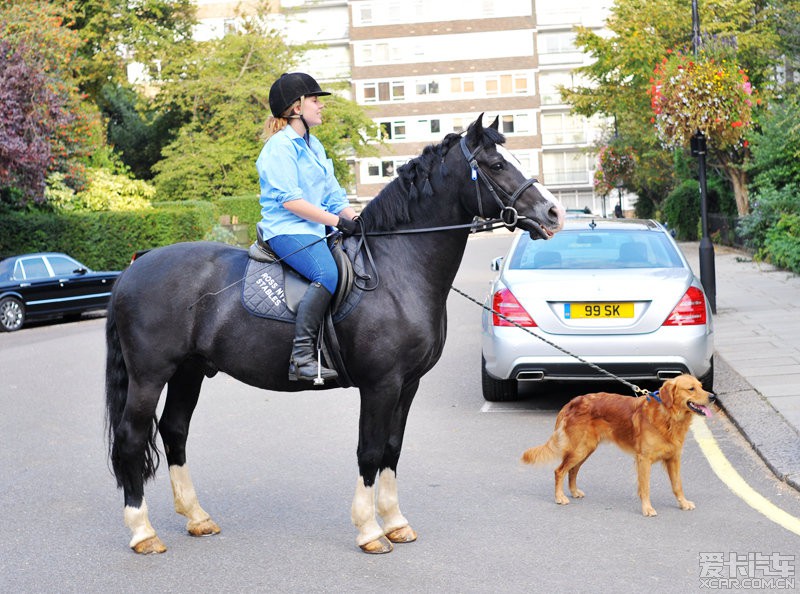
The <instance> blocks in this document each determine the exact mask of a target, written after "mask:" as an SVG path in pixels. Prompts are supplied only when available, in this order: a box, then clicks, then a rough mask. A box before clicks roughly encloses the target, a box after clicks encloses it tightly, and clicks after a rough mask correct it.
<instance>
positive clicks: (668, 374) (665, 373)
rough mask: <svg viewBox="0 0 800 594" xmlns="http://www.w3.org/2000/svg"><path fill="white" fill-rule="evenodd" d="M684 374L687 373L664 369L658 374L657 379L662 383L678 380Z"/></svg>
mask: <svg viewBox="0 0 800 594" xmlns="http://www.w3.org/2000/svg"><path fill="white" fill-rule="evenodd" d="M683 373H685V372H683V371H681V370H680V369H677V370H676V369H662V370H660V371H658V372H657V373H656V377H657V378H658V379H660V380H662V381H665V380H668V379H673V378H676V377H678V376H679V375H682V374H683Z"/></svg>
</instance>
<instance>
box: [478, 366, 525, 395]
mask: <svg viewBox="0 0 800 594" xmlns="http://www.w3.org/2000/svg"><path fill="white" fill-rule="evenodd" d="M481 386H482V388H483V398H484V399H485V400H488V401H489V402H509V401H511V400H517V398H518V395H517V380H513V379H512V380H499V379H495V378H493V377H492V376H491V375H489V373H488V372H487V371H486V359H484V358H483V357H481Z"/></svg>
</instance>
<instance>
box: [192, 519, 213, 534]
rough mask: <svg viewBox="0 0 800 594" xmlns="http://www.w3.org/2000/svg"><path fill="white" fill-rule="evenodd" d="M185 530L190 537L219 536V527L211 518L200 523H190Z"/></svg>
mask: <svg viewBox="0 0 800 594" xmlns="http://www.w3.org/2000/svg"><path fill="white" fill-rule="evenodd" d="M186 529H187V530H188V531H189V534H191V535H192V536H211V535H212V534H219V533H220V530H219V526H217V523H216V522H214V520H212V519H211V518H207V519H205V520H201V521H200V522H190V523H189V524H188V525H187V526H186Z"/></svg>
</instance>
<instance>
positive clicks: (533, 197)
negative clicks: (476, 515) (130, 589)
mask: <svg viewBox="0 0 800 594" xmlns="http://www.w3.org/2000/svg"><path fill="white" fill-rule="evenodd" d="M503 140H504V138H503V136H502V134H500V133H499V132H498V131H497V120H495V121H494V123H493V124H492V125H491V126H490V127H488V128H485V127H484V126H483V122H482V118H478V120H476V121H475V122H474V123H473V124H472V125H471V126H470V127H469V129H468V131H467V133H466V135H464V136H461V135H458V134H448V135H447V136H446V137H445V138H444V140H443V141H442V142H441V143H440V144H438V145H435V146H429V147H427V148H426V149H425V150H424V151H423V153H422V155H420V156H419V157H417V158H415V159H412V160H411V161H409V162H408V163H406V164H405V165H403V166H402V167H400V168H399V169H398V176H397V178H396V179H394V180H393V181H392V182H391V183H389V184H388V185H387V186H386V187H385V188H384V189H383V190H382V191H381V192H380V194H378V196H377V197H376V198H375V199H374V200H373V201H372V202H370V204H369V205H368V206H367V207H366V208H365V209H364V211H363V212H362V213H361V221H362V225H363V227H364V230H365V232H366V233H367V236H366V238H364V237H358V238H356V237H350V238H347V239H346V240H345V248H346V249H347V250H348V251H350V252H351V253H352V252H355V251H356V248H357V246H358V245H363V242H364V241H365V239H366V241H367V243H368V245H369V248H370V251H371V255H372V262H373V263H374V264H373V272H375V278H377V277H378V275H379V277H380V284H379V285H378V286H377V287H374V290H371V291H369V292H364V294H363V296H362V297H361V300H360V302H359V303H358V306H357V307H356V308H355V310H353V311H352V312H351V313H350V314H349V315H347V316H346V317H345V318H344V319H342V320H340V321H338V322H337V325H336V334H337V337H338V341H339V345H340V353H341V358H342V360H343V362H344V365H345V368H346V370H347V372H348V376H349V377H350V379H351V380H352V382H353V384H354V385H356V386H357V387H358V389H359V392H360V396H361V414H360V417H359V430H358V449H357V457H358V479H357V482H356V490H355V495H354V497H353V503H352V507H351V517H352V520H353V523H354V524H355V526H356V529H357V531H358V535H357V537H356V543H357V544H358V546H359V547H361V549H362V550H364V551H366V552H369V553H385V552H388V551H390V550H392V543H397V542H410V541H412V540H414V539H415V538H416V532H415V531H414V530H413V529H412V528H411V526H410V524H409V522H408V520H407V519H406V517H405V516H404V515H403V514H402V513H401V511H400V506H399V499H398V484H397V464H398V460H399V459H400V451H401V448H402V445H403V434H404V431H405V426H406V419H407V417H408V412H409V409H410V407H411V403H412V400H413V399H414V395H415V394H416V392H417V389H418V387H419V382H420V379H421V378H422V376H424V375H425V374H426V373H427V372H428V371H429V370H430V369H431V368H432V367H433V366H434V365H435V364H436V362H437V361H438V360H439V357H440V356H441V354H442V349H443V348H444V341H445V336H446V332H447V311H446V303H447V297H448V295H449V293H450V287H451V284H452V282H453V279H454V278H455V275H456V273H457V271H458V267H459V265H460V263H461V258H462V256H463V254H464V249H465V248H466V245H467V238H468V236H469V234H470V230H471V229H474V228H475V227H474V225H473V224H472V223H473V220H474V218H475V216H481V217H499V216H500V217H502V220H503V221H504V222H505V223H506V224H507V225H508V226H510V227H514V226H515V227H517V228H519V229H522V230H524V231H526V232H528V233H529V234H530V235H531V237H533V238H540V239H547V238H549V237H551V236H552V235H553V233H555V232H556V231H558V230H559V229H560V228H561V225H562V224H563V220H564V209H563V208H562V207H561V205H560V204H559V203H558V201H557V200H556V199H555V198H554V197H553V195H552V194H551V193H550V192H549V191H548V190H547V189H546V188H544V186H542V185H541V184H539V183H538V182H536V181H535V180H532V179H526V177H525V175H523V174H522V173H521V172H520V171H519V169H517V168H516V167H515V166H514V165H513V164H512V163H511V162H510V161H508V160H507V159H506V158H505V157H504V156H503V149H502V148H501V147H500V145H501V144H502V142H503ZM506 154H507V153H506ZM331 216H333V215H331ZM247 264H248V256H247V252H246V251H245V250H242V249H239V248H235V247H231V246H226V245H222V244H217V243H210V242H196V243H183V244H175V245H171V246H167V247H163V248H159V249H156V250H153V251H151V252H149V253H147V254H145V255H144V256H142V257H141V258H139V259H137V260H136V262H135V263H134V264H132V265H131V266H130V267H129V268H128V269H127V270H125V271H124V272H123V273H122V275H121V276H120V278H119V279H118V280H117V281H116V283H115V284H114V289H113V293H112V296H111V300H110V302H109V306H108V311H107V314H108V317H107V322H106V336H107V345H108V355H107V364H106V412H107V421H108V435H109V444H110V457H111V462H112V466H113V469H114V474H115V476H116V479H117V484H118V486H119V487H121V488H122V489H123V493H124V498H125V511H124V517H125V523H126V525H127V526H128V527H129V528H130V530H131V540H130V546H131V547H132V548H133V549H134V550H135V551H136V552H139V553H151V552H162V551H164V550H166V548H165V547H164V544H163V543H162V542H161V540H160V539H159V538H158V536H157V535H156V532H155V530H154V529H153V527H152V525H151V524H150V520H149V515H148V513H147V504H146V502H145V498H144V483H145V481H146V480H147V479H149V478H152V477H153V475H154V473H155V471H156V467H157V465H158V460H159V458H158V451H157V449H156V432H159V433H160V434H161V438H162V441H163V443H164V452H165V455H166V459H167V463H168V464H169V475H170V480H171V483H172V489H173V494H174V498H175V509H176V511H178V513H180V514H182V515H184V516H185V517H186V518H187V519H188V522H187V529H188V531H189V532H190V534H193V535H202V534H214V533H216V532H219V527H218V526H217V524H216V523H215V522H214V521H213V520H212V519H211V517H210V516H209V514H208V513H206V512H205V511H204V510H203V508H202V507H201V506H200V503H199V501H198V498H197V494H196V492H195V489H194V485H193V484H192V480H191V478H190V474H189V467H188V465H187V462H186V439H187V436H188V433H189V423H190V421H191V417H192V413H193V412H194V408H195V405H196V404H197V400H198V398H199V396H200V388H201V385H202V382H203V379H204V378H205V377H207V376H208V377H210V376H212V375H214V374H215V373H216V372H217V371H223V372H225V373H226V374H228V375H229V376H231V377H233V378H235V379H238V380H240V381H242V382H245V383H247V384H249V385H251V386H255V387H259V388H264V389H268V390H278V391H298V390H302V389H303V388H304V385H303V384H300V383H299V382H292V381H289V379H288V378H287V375H286V361H287V360H288V359H289V356H290V354H291V351H292V339H293V337H294V329H293V328H292V325H291V324H289V323H285V322H282V321H276V320H270V319H266V318H259V317H255V316H253V315H251V314H250V313H249V312H248V311H247V310H246V308H245V307H244V306H243V304H242V298H241V294H240V292H238V291H234V290H226V289H227V288H230V287H232V286H237V285H238V284H240V283H241V281H242V279H243V277H244V275H245V270H246V268H247ZM365 346H368V348H365ZM335 384H336V382H333V381H331V382H328V383H327V384H326V385H325V386H324V388H332V387H336V385H335ZM165 385H166V386H167V396H166V401H165V403H164V409H163V413H162V415H161V418H160V420H159V419H158V418H157V413H156V411H157V407H158V403H159V399H160V397H161V393H162V391H163V389H164V386H165Z"/></svg>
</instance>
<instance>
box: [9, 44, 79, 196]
mask: <svg viewBox="0 0 800 594" xmlns="http://www.w3.org/2000/svg"><path fill="white" fill-rule="evenodd" d="M25 53H27V52H26V48H25V46H23V45H20V46H18V47H17V48H12V47H11V45H10V44H9V43H8V42H7V41H0V105H2V106H3V110H2V112H1V113H0V189H4V190H5V192H4V193H5V194H6V201H9V202H16V200H12V199H11V193H12V189H16V190H17V191H18V192H19V193H20V194H21V197H22V199H23V200H22V201H23V202H24V201H27V200H33V201H42V200H43V197H44V185H45V177H46V174H47V170H48V168H49V166H50V163H51V161H52V150H51V148H52V147H51V143H50V140H49V139H50V138H51V137H52V136H53V135H54V134H55V133H56V131H57V130H58V128H59V127H62V126H67V125H68V124H69V123H70V122H71V120H72V116H71V114H69V113H68V112H67V111H65V109H64V98H63V97H59V96H58V95H56V94H55V93H54V92H53V91H51V90H50V88H49V86H48V81H47V78H46V77H45V76H44V74H43V73H42V72H41V71H39V70H36V69H34V68H31V66H30V65H29V64H28V63H27V62H26V61H25V58H24V54H25Z"/></svg>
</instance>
